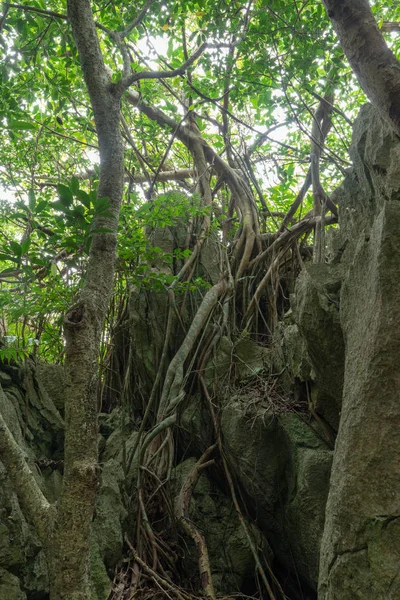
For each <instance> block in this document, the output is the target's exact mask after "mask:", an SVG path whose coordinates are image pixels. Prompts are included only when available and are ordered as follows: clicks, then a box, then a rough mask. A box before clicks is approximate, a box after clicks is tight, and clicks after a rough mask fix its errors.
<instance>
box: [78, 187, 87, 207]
mask: <svg viewBox="0 0 400 600" xmlns="http://www.w3.org/2000/svg"><path fill="white" fill-rule="evenodd" d="M76 197H77V198H78V200H79V201H80V202H82V204H83V206H85V207H86V208H90V196H89V194H88V193H86V192H85V191H84V190H78V191H77V192H76Z"/></svg>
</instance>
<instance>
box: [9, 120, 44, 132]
mask: <svg viewBox="0 0 400 600" xmlns="http://www.w3.org/2000/svg"><path fill="white" fill-rule="evenodd" d="M8 127H9V128H10V129H11V130H13V131H28V130H32V129H36V127H37V125H36V124H35V123H32V122H28V121H9V123H8Z"/></svg>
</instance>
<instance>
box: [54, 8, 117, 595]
mask: <svg viewBox="0 0 400 600" xmlns="http://www.w3.org/2000/svg"><path fill="white" fill-rule="evenodd" d="M68 18H69V21H70V23H71V26H72V30H73V34H74V37H75V41H76V45H77V48H78V52H79V56H80V61H81V65H82V71H83V75H84V79H85V82H86V85H87V88H88V91H89V96H90V100H91V104H92V108H93V112H94V118H95V123H96V129H97V134H98V140H99V148H100V182H99V188H98V196H99V197H100V198H104V197H107V198H109V200H110V211H111V212H112V214H113V218H110V217H100V218H98V219H97V221H96V223H95V227H96V228H99V227H106V228H107V229H110V230H111V231H112V233H111V232H110V233H97V234H95V235H94V236H93V242H92V246H91V250H90V256H89V263H88V269H87V274H86V279H85V284H84V287H83V289H82V292H81V294H80V296H79V298H78V300H77V302H76V304H75V305H74V306H72V307H71V308H70V309H69V311H68V312H67V314H66V317H65V320H64V330H65V337H66V360H65V371H66V381H67V389H66V414H65V420H66V433H65V459H64V464H65V469H64V480H63V489H62V495H61V499H60V506H59V511H58V516H57V523H56V530H55V536H54V545H53V548H52V560H51V565H50V575H51V581H52V584H51V594H50V597H51V600H56V599H57V600H87V599H88V598H90V577H89V551H90V534H91V524H92V518H93V510H94V504H95V499H96V491H97V485H98V463H97V461H98V448H97V441H98V427H97V397H96V385H97V369H98V355H99V345H100V338H101V332H102V329H103V326H104V321H105V317H106V311H107V307H108V302H109V299H110V295H111V293H112V288H113V280H114V272H115V257H116V234H117V227H118V217H119V207H120V202H121V198H122V192H123V181H124V164H123V144H122V139H121V135H120V98H119V96H117V95H115V94H114V93H113V88H112V85H111V82H110V79H109V76H108V74H107V72H106V69H105V66H104V62H103V57H102V54H101V50H100V45H99V41H98V37H97V33H96V29H95V24H94V21H93V16H92V11H91V6H90V2H89V0H69V1H68Z"/></svg>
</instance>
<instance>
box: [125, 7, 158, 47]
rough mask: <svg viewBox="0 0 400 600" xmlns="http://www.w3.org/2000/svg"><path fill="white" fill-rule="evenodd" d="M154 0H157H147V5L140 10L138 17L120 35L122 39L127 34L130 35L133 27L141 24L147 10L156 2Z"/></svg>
mask: <svg viewBox="0 0 400 600" xmlns="http://www.w3.org/2000/svg"><path fill="white" fill-rule="evenodd" d="M154 1H155V0H147V2H146V3H145V5H144V6H143V8H142V10H141V11H140V12H139V14H138V15H137V17H136V18H135V19H134V20H133V21H132V23H131V24H130V25H128V27H126V28H125V29H124V30H123V31H121V32H120V34H119V37H120V39H121V40H123V39H124V38H126V36H127V35H129V34H130V32H131V31H132V30H133V29H135V27H137V26H138V25H140V23H141V22H142V21H143V19H144V17H145V16H146V13H147V11H148V10H149V8H150V6H151V5H152V4H153V3H154Z"/></svg>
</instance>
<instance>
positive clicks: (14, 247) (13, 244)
mask: <svg viewBox="0 0 400 600" xmlns="http://www.w3.org/2000/svg"><path fill="white" fill-rule="evenodd" d="M10 248H11V250H12V251H13V253H14V255H15V256H17V257H18V258H21V255H22V247H21V244H18V242H10Z"/></svg>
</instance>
